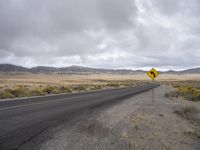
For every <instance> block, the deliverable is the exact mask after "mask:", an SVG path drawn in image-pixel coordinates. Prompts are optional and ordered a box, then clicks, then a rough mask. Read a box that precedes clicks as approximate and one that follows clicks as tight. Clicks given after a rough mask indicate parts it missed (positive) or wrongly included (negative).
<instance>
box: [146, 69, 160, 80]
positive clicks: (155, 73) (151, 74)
mask: <svg viewBox="0 0 200 150" xmlns="http://www.w3.org/2000/svg"><path fill="white" fill-rule="evenodd" d="M147 75H148V76H149V77H150V78H151V79H152V80H154V79H155V78H156V77H157V76H158V75H159V72H158V71H157V70H156V69H154V68H152V69H151V70H150V71H148V72H147Z"/></svg>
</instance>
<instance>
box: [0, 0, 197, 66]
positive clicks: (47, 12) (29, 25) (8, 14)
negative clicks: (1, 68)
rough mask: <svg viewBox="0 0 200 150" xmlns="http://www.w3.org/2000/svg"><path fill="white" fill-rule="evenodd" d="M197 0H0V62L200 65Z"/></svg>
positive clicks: (29, 63)
mask: <svg viewBox="0 0 200 150" xmlns="http://www.w3.org/2000/svg"><path fill="white" fill-rule="evenodd" d="M199 27H200V3H199V1H198V0H191V1H188V0H165V1H160V0H149V1H146V0H82V1H80V0H58V1H54V0H43V1H40V0H29V1H27V0H0V63H14V64H18V65H25V66H36V65H49V66H67V65H84V66H90V67H101V68H146V67H151V66H157V67H159V68H163V69H166V68H167V69H171V68H177V69H181V68H189V67H195V66H200V44H199V43H200V37H199V33H200V28H199Z"/></svg>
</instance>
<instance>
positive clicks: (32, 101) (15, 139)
mask: <svg viewBox="0 0 200 150" xmlns="http://www.w3.org/2000/svg"><path fill="white" fill-rule="evenodd" d="M155 86H157V85H152V84H146V85H142V86H137V87H130V88H123V89H109V90H100V91H93V92H84V93H76V94H63V95H55V96H46V97H35V98H28V99H18V100H9V101H0V150H19V149H20V147H22V146H23V145H24V144H26V143H27V142H29V141H31V140H33V139H34V138H37V136H38V135H40V134H41V133H43V132H44V131H46V130H47V129H49V128H53V127H55V126H57V125H60V124H62V123H63V122H66V121H70V119H71V118H74V117H76V116H77V115H81V112H82V111H85V110H87V111H88V110H89V111H90V110H93V109H95V108H97V107H104V106H108V105H110V104H112V103H115V102H119V101H121V100H124V99H126V98H128V97H131V96H133V95H134V94H137V93H141V92H144V91H147V90H149V89H152V88H154V87H155Z"/></svg>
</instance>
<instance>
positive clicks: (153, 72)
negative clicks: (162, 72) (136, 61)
mask: <svg viewBox="0 0 200 150" xmlns="http://www.w3.org/2000/svg"><path fill="white" fill-rule="evenodd" d="M147 75H148V76H149V77H150V78H151V79H152V85H153V89H152V102H153V104H154V102H155V98H154V85H155V84H154V79H155V78H156V77H157V76H158V75H159V72H158V71H157V70H156V69H154V68H152V69H151V70H150V71H148V72H147Z"/></svg>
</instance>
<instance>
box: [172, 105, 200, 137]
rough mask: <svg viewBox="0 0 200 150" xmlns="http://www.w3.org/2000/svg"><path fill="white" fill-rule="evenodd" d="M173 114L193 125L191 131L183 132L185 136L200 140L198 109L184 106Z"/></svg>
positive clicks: (199, 110) (199, 112)
mask: <svg viewBox="0 0 200 150" xmlns="http://www.w3.org/2000/svg"><path fill="white" fill-rule="evenodd" d="M175 113H176V114H178V115H179V116H181V117H182V118H184V119H187V120H189V121H190V122H191V123H192V124H193V131H191V132H185V134H189V135H193V136H196V137H197V138H200V109H199V108H198V107H195V106H185V107H181V108H179V109H178V110H176V111H175Z"/></svg>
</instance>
